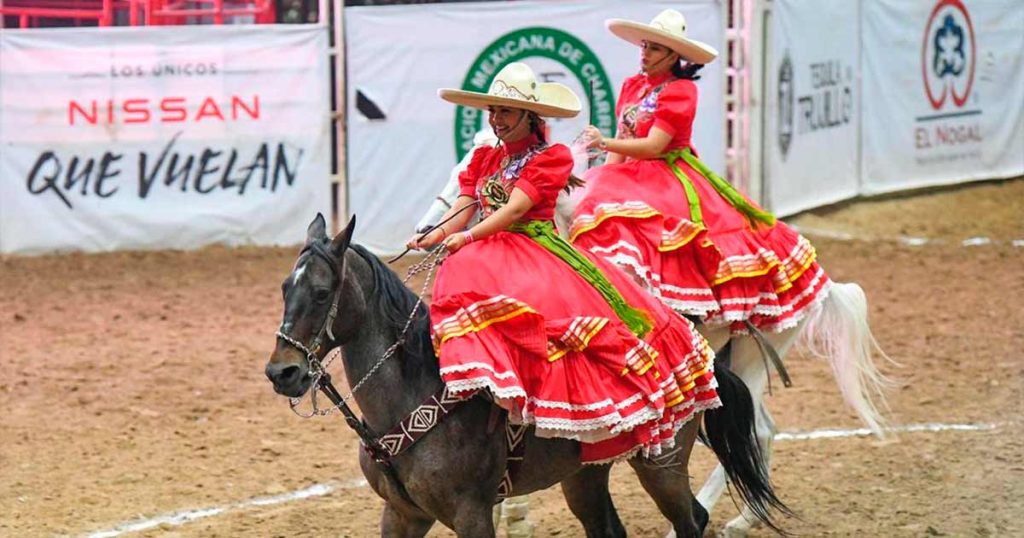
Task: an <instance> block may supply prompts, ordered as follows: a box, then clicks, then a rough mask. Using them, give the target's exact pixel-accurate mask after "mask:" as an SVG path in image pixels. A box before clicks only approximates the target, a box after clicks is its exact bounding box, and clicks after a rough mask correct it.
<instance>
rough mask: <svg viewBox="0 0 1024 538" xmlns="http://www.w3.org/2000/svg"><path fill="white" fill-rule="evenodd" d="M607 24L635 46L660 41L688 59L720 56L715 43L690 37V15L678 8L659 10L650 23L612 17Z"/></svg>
mask: <svg viewBox="0 0 1024 538" xmlns="http://www.w3.org/2000/svg"><path fill="white" fill-rule="evenodd" d="M604 25H605V26H606V27H608V30H610V31H611V33H613V34H615V35H616V36H617V37H620V38H622V39H625V40H626V41H629V42H630V43H632V44H634V45H641V44H642V43H643V42H644V41H650V42H651V43H657V44H659V45H662V46H665V47H668V48H669V49H672V51H673V52H675V53H676V54H678V55H679V56H681V57H682V58H683V59H684V60H686V61H687V62H692V63H697V64H708V63H711V62H712V61H714V59H715V58H716V57H718V51H717V50H715V48H714V47H712V46H711V45H708V44H707V43H703V42H700V41H697V40H696V39H690V38H688V37H686V17H684V16H683V14H682V13H680V12H678V11H676V10H674V9H666V10H665V11H662V12H661V13H658V15H657V16H656V17H654V18H653V19H651V23H650V24H643V23H640V22H634V21H627V20H625V19H608V20H606V21H604Z"/></svg>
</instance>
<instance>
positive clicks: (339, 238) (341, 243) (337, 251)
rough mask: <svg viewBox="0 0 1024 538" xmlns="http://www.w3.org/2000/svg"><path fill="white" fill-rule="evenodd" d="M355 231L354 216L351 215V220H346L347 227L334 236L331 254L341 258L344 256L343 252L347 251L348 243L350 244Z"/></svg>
mask: <svg viewBox="0 0 1024 538" xmlns="http://www.w3.org/2000/svg"><path fill="white" fill-rule="evenodd" d="M355 229H356V216H355V215H352V218H350V219H348V225H347V226H345V229H344V230H342V231H341V232H340V233H339V234H338V235H336V236H334V239H332V240H331V254H334V255H335V256H336V257H338V258H341V257H343V256H344V255H345V251H346V250H347V249H348V245H349V243H351V242H352V232H353V231H355Z"/></svg>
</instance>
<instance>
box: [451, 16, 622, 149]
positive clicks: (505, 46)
mask: <svg viewBox="0 0 1024 538" xmlns="http://www.w3.org/2000/svg"><path fill="white" fill-rule="evenodd" d="M530 57H543V58H548V59H551V60H554V61H556V62H558V63H560V64H562V65H563V66H565V67H566V68H567V69H568V70H569V71H571V72H572V73H573V74H574V75H576V79H577V80H578V81H579V82H580V85H582V86H583V87H584V88H586V93H587V100H588V101H589V102H590V122H591V123H592V124H594V126H595V127H597V128H598V129H600V130H601V132H602V133H604V135H605V136H609V137H610V136H615V95H614V93H613V92H612V85H611V80H609V78H608V73H606V72H605V70H604V66H603V65H601V61H600V60H599V59H598V57H597V55H596V54H594V51H592V50H590V47H588V46H587V45H586V44H584V43H583V42H582V41H580V40H579V38H577V37H575V36H573V35H571V34H568V33H566V32H564V31H562V30H558V29H555V28H544V27H540V26H535V27H531V28H521V29H519V30H515V31H512V32H509V33H507V34H505V35H503V36H501V37H499V38H498V39H495V40H494V41H493V42H491V44H490V45H488V46H487V47H485V48H484V50H483V52H481V53H480V55H479V56H477V57H476V60H474V61H473V65H472V66H471V67H470V69H469V72H468V73H466V79H465V80H464V81H463V82H462V89H463V90H466V91H472V92H485V93H486V92H487V90H488V89H489V88H490V86H491V81H492V80H494V75H496V74H497V73H498V71H501V68H503V67H505V66H506V65H508V64H510V63H512V62H518V61H522V60H523V59H525V58H530ZM482 123H483V111H482V110H480V109H476V108H471V107H464V106H461V105H460V106H457V107H455V154H456V160H462V158H463V157H464V156H465V155H466V153H468V152H469V150H471V149H473V135H475V134H476V133H477V132H478V131H479V130H480V127H481V125H482Z"/></svg>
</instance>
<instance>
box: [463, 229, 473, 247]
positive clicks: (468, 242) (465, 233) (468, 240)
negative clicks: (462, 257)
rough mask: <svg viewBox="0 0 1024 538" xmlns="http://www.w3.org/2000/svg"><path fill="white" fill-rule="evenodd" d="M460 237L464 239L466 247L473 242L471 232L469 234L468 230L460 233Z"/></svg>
mask: <svg viewBox="0 0 1024 538" xmlns="http://www.w3.org/2000/svg"><path fill="white" fill-rule="evenodd" d="M462 237H465V238H466V244H467V245H468V244H470V243H472V242H473V232H471V231H469V230H466V231H464V232H462Z"/></svg>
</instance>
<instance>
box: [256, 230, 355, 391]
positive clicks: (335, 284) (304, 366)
mask: <svg viewBox="0 0 1024 538" xmlns="http://www.w3.org/2000/svg"><path fill="white" fill-rule="evenodd" d="M355 223H356V219H355V217H352V219H351V220H350V221H349V223H348V226H346V227H345V229H344V230H343V231H342V232H341V233H339V234H338V235H337V236H336V237H335V238H334V239H330V238H328V237H327V231H326V223H325V222H324V217H323V215H320V214H317V216H316V218H315V219H313V222H312V223H310V225H309V228H308V229H307V231H306V244H305V245H304V246H303V248H302V252H300V253H299V257H298V259H297V260H296V262H295V267H294V268H293V269H292V273H291V274H290V275H288V277H287V278H285V279H284V282H283V283H281V292H282V294H283V295H284V316H283V318H282V319H281V326H280V328H279V329H278V332H277V337H278V338H277V346H276V347H275V349H274V352H273V353H272V354H271V355H270V360H269V361H268V362H267V366H266V369H265V371H266V374H267V378H269V379H270V381H271V382H272V383H273V384H274V390H275V391H276V392H277V393H279V394H283V395H285V396H289V397H293V398H297V397H299V396H302V395H303V394H305V393H306V391H308V390H309V387H310V385H311V384H312V382H313V374H314V373H315V372H313V371H312V370H311V369H315V368H317V367H319V361H320V360H321V359H322V358H323V357H324V356H325V355H326V354H327V352H328V351H329V350H330V349H331V347H332V346H334V345H336V344H337V343H338V342H337V341H336V338H335V332H334V331H335V330H336V325H335V322H336V316H337V314H338V312H339V309H341V308H344V307H345V306H346V305H345V304H343V303H345V302H346V301H345V299H346V298H345V297H343V295H344V293H343V290H344V288H345V275H346V272H345V252H346V250H348V247H349V243H350V242H351V240H352V230H353V229H354V228H355ZM310 356H312V357H313V360H312V362H314V364H312V365H311V364H310V362H311V360H310Z"/></svg>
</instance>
